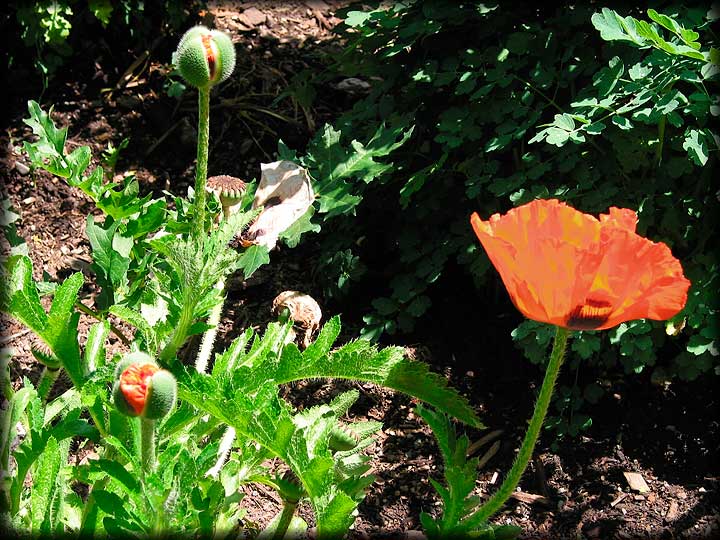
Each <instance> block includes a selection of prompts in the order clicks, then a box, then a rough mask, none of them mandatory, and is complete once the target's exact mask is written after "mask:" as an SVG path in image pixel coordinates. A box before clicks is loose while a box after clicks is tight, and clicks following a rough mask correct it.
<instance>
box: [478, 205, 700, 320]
mask: <svg viewBox="0 0 720 540" xmlns="http://www.w3.org/2000/svg"><path fill="white" fill-rule="evenodd" d="M470 222H471V224H472V226H473V229H474V230H475V234H477V236H478V238H479V239H480V242H481V243H482V245H483V247H484V248H485V251H487V254H488V256H489V257H490V260H491V261H492V263H493V265H494V266H495V268H496V269H497V270H498V272H499V273H500V277H501V278H502V280H503V283H504V284H505V287H506V288H507V290H508V293H509V294H510V297H511V298H512V301H513V303H514V304H515V306H516V307H517V308H518V309H519V310H520V312H521V313H522V314H523V315H525V316H526V317H527V318H529V319H532V320H535V321H539V322H545V323H550V324H554V325H556V326H561V327H564V328H569V329H571V330H604V329H607V328H612V327H613V326H616V325H618V324H620V323H622V322H624V321H629V320H633V319H645V318H647V319H655V320H666V319H669V318H671V317H673V316H675V315H677V314H678V313H679V312H680V310H682V309H683V307H684V306H685V302H686V301H687V291H688V288H689V287H690V282H689V281H688V280H687V279H686V278H685V276H684V275H683V270H682V266H681V265H680V262H679V261H678V260H677V259H676V258H675V257H673V255H672V253H671V252H670V248H669V247H668V246H667V245H665V244H663V243H658V242H652V241H651V240H648V239H647V238H643V237H642V236H640V235H638V234H637V233H636V232H635V226H636V224H637V214H636V213H635V212H634V211H633V210H629V209H626V208H615V207H613V208H610V210H609V214H601V215H600V219H597V218H595V217H594V216H591V215H588V214H584V213H582V212H579V211H578V210H575V209H574V208H572V207H570V206H568V205H567V204H565V203H563V202H560V201H558V200H555V199H550V200H536V201H532V202H530V203H528V204H525V205H523V206H519V207H517V208H513V209H512V210H510V211H508V212H507V213H506V214H504V215H500V214H494V215H493V216H491V217H490V218H489V219H488V220H487V221H483V220H482V219H480V217H479V216H478V214H477V213H473V215H472V217H471V218H470Z"/></svg>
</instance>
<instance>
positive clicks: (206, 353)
mask: <svg viewBox="0 0 720 540" xmlns="http://www.w3.org/2000/svg"><path fill="white" fill-rule="evenodd" d="M215 288H216V289H218V290H219V291H221V293H222V291H223V290H224V289H225V278H224V277H222V278H220V279H219V280H218V282H217V283H216V284H215ZM224 305H225V299H224V298H223V301H222V302H220V303H219V304H218V305H216V306H215V307H214V308H213V309H212V311H211V312H210V315H209V316H208V320H207V324H208V325H210V326H211V327H212V328H209V329H208V330H207V331H206V332H205V333H204V334H203V337H202V342H201V343H200V351H199V352H198V355H197V358H196V359H195V369H196V370H197V371H198V373H205V371H207V366H208V362H209V361H210V355H211V354H212V351H213V346H214V345H215V337H216V336H217V327H218V324H220V316H221V315H222V309H223V306H224Z"/></svg>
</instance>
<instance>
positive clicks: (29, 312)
mask: <svg viewBox="0 0 720 540" xmlns="http://www.w3.org/2000/svg"><path fill="white" fill-rule="evenodd" d="M7 266H8V274H9V279H8V280H7V283H6V285H5V288H6V290H5V291H4V292H3V306H2V309H3V311H6V312H7V313H9V314H10V315H12V316H13V317H15V318H16V319H17V320H19V321H20V322H22V323H23V324H24V325H25V326H27V327H28V328H30V329H31V330H32V331H33V332H35V333H36V334H38V335H40V334H42V331H43V330H44V329H45V325H46V324H47V320H48V316H47V314H46V313H45V310H44V309H43V307H42V305H41V304H40V295H38V291H37V287H36V286H35V283H34V282H33V278H32V261H31V260H30V258H29V257H26V256H24V255H16V256H14V257H10V259H8V262H7Z"/></svg>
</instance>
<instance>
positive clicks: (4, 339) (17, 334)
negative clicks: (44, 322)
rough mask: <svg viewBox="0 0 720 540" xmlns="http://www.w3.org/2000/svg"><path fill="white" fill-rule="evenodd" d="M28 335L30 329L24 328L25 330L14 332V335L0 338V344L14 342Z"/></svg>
mask: <svg viewBox="0 0 720 540" xmlns="http://www.w3.org/2000/svg"><path fill="white" fill-rule="evenodd" d="M29 333H30V329H29V328H26V329H25V330H20V332H15V333H14V334H10V335H9V336H0V343H10V342H11V341H15V340H16V339H17V338H21V337H23V336H24V335H25V334H29Z"/></svg>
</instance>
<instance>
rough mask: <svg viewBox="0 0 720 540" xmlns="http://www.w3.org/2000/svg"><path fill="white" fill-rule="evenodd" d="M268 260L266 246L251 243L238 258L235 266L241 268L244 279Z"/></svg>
mask: <svg viewBox="0 0 720 540" xmlns="http://www.w3.org/2000/svg"><path fill="white" fill-rule="evenodd" d="M269 262H270V252H269V251H268V249H267V246H261V245H252V246H250V247H249V248H247V249H246V250H245V251H244V252H243V253H242V254H241V255H240V257H239V258H238V261H237V268H238V270H242V273H243V276H245V279H247V278H249V277H250V276H252V275H253V274H254V273H255V270H257V269H258V268H260V267H261V266H262V265H264V264H267V263H269Z"/></svg>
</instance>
